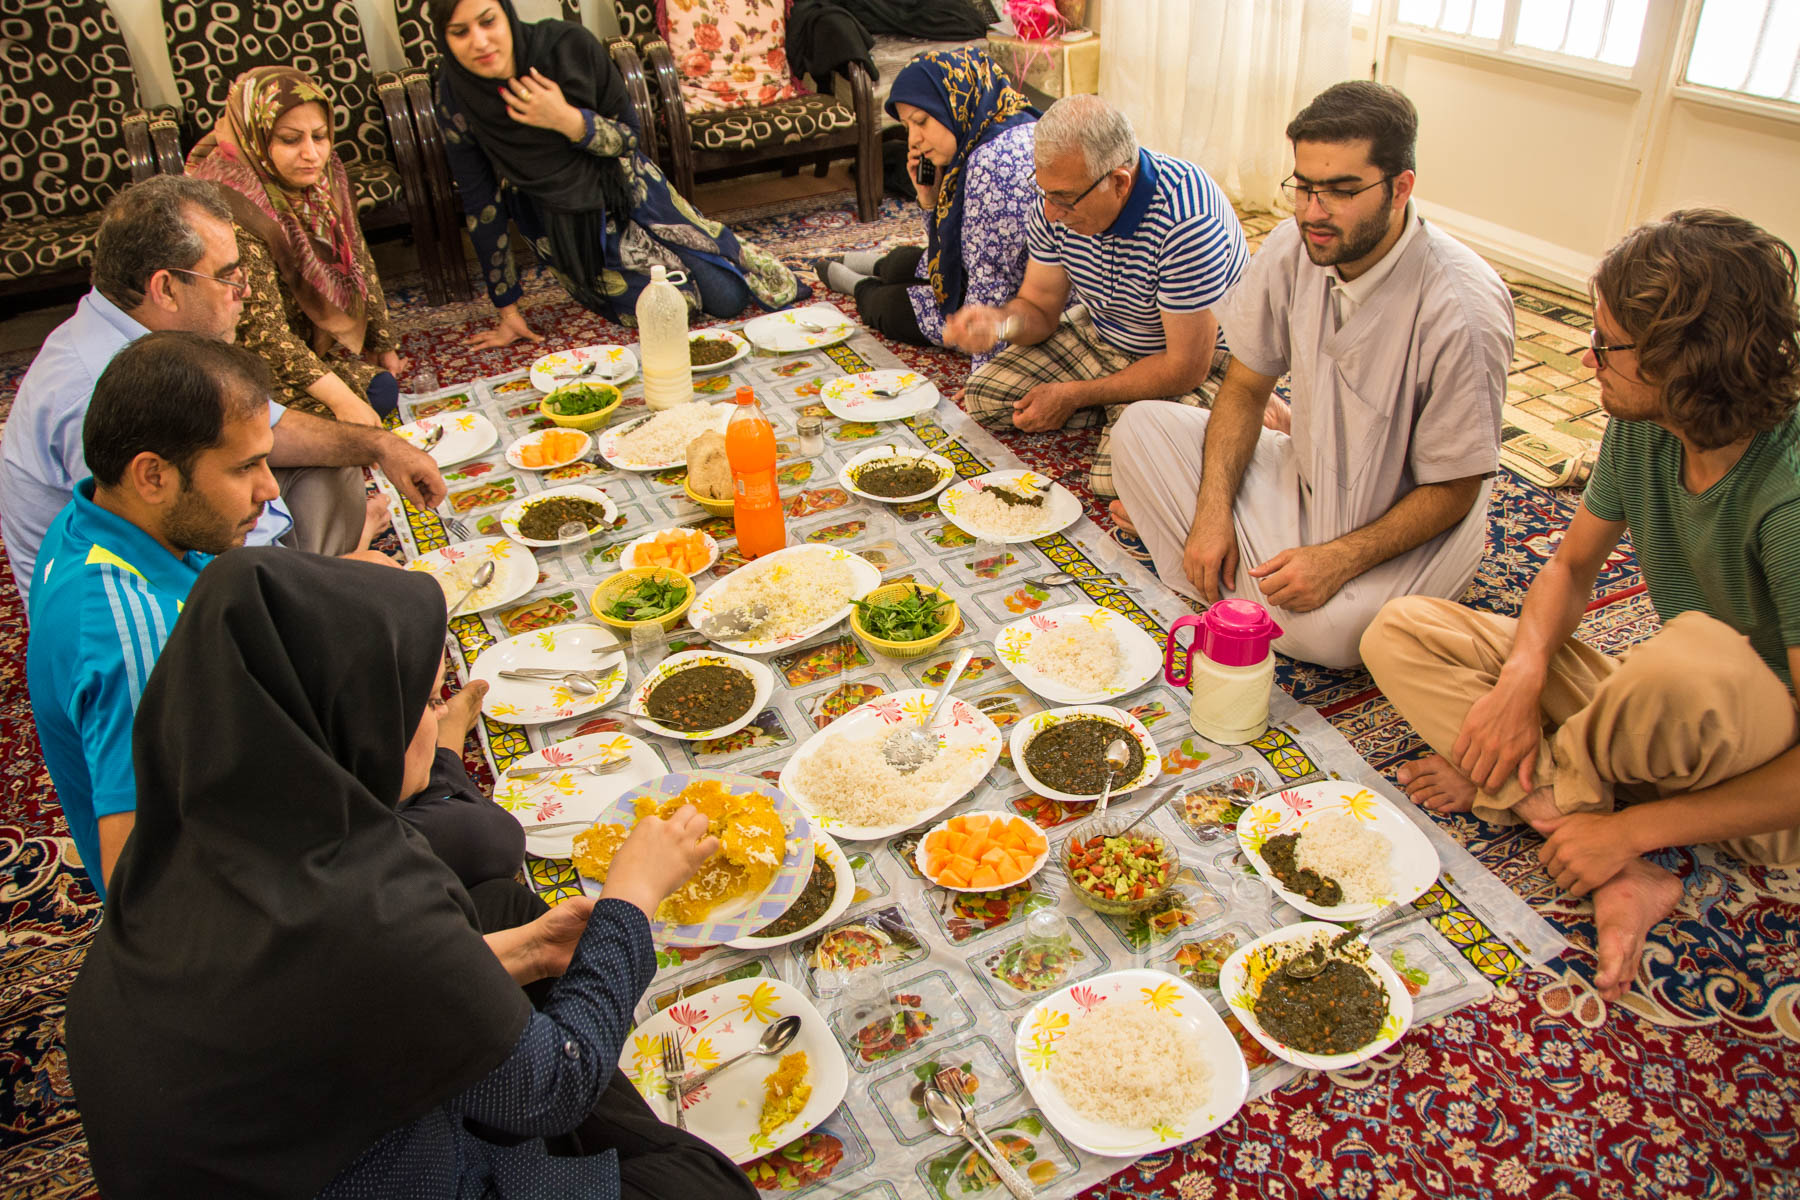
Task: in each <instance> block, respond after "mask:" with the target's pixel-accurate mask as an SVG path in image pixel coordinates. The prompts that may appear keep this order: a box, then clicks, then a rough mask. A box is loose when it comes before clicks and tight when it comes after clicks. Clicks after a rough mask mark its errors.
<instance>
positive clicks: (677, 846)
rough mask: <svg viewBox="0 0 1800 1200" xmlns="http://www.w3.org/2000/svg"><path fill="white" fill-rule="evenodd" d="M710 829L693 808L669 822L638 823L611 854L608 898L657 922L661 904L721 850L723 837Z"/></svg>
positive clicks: (687, 806)
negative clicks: (631, 905)
mask: <svg viewBox="0 0 1800 1200" xmlns="http://www.w3.org/2000/svg"><path fill="white" fill-rule="evenodd" d="M706 828H707V820H706V817H705V816H704V815H702V814H701V812H700V810H699V809H697V808H695V807H694V806H693V805H691V804H685V805H683V806H682V807H681V808H680V809H679V810H678V811H677V812H676V813H675V815H674V816H672V817H669V818H667V819H664V818H662V817H654V816H652V817H644V818H642V819H640V820H639V821H638V823H637V824H636V825H635V826H633V827H632V830H631V833H630V835H629V836H628V837H626V839H625V844H624V845H622V846H620V847H619V849H618V851H617V852H616V853H615V854H614V855H613V860H612V867H611V868H610V869H609V870H608V871H607V873H606V887H605V889H604V894H605V895H606V896H608V897H611V898H612V899H615V900H625V901H629V902H630V903H632V904H635V905H637V906H638V907H639V908H641V909H643V910H644V915H645V916H646V917H649V918H650V919H651V920H655V919H656V918H655V914H656V908H657V905H659V904H661V903H662V902H663V900H664V899H666V898H667V897H668V895H669V893H671V892H673V891H674V890H675V889H676V888H678V887H680V886H681V885H682V884H684V883H686V882H687V880H688V876H690V875H692V874H693V873H694V872H695V871H697V870H699V869H700V864H701V863H703V862H705V861H706V860H707V859H709V858H711V857H712V856H713V854H714V853H715V852H716V851H717V850H718V849H719V839H718V838H716V837H712V836H711V835H709V834H708V833H707V832H706Z"/></svg>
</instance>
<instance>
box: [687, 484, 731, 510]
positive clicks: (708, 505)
mask: <svg viewBox="0 0 1800 1200" xmlns="http://www.w3.org/2000/svg"><path fill="white" fill-rule="evenodd" d="M681 490H682V491H684V492H686V493H687V498H688V499H689V500H692V501H693V502H694V503H695V504H698V505H699V506H700V507H701V508H704V509H705V510H706V511H707V512H709V513H711V514H712V515H713V516H715V517H729V516H730V515H731V514H732V513H734V512H736V511H737V501H736V500H735V499H731V500H714V499H713V498H712V497H710V496H702V495H701V494H700V493H699V492H696V491H695V490H694V485H693V484H691V483H689V482H688V481H687V480H685V479H683V480H682V481H681Z"/></svg>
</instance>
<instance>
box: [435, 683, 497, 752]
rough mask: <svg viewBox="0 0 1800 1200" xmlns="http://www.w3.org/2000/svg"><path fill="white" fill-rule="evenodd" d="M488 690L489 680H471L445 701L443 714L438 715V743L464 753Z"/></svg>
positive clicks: (448, 748) (445, 747)
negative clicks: (482, 699) (464, 746)
mask: <svg viewBox="0 0 1800 1200" xmlns="http://www.w3.org/2000/svg"><path fill="white" fill-rule="evenodd" d="M487 690H488V685H487V680H485V679H475V680H471V681H470V682H469V683H468V684H467V685H465V686H464V687H463V689H462V691H460V692H458V693H456V695H454V696H452V697H450V699H448V700H446V701H445V702H444V711H443V714H442V715H441V716H439V717H438V736H437V744H438V745H440V746H442V747H443V748H444V749H446V750H454V751H456V752H457V753H458V754H461V753H462V748H463V743H464V742H466V741H468V740H469V733H470V731H471V730H473V729H474V728H475V718H476V717H477V716H478V715H480V713H481V698H482V697H483V696H485V695H487Z"/></svg>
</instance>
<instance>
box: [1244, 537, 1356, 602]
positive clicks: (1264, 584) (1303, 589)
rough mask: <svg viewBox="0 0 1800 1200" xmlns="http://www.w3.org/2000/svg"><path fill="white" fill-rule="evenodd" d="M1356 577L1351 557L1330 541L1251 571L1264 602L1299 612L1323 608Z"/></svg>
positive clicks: (1295, 549) (1286, 554) (1291, 551)
mask: <svg viewBox="0 0 1800 1200" xmlns="http://www.w3.org/2000/svg"><path fill="white" fill-rule="evenodd" d="M1354 574H1355V568H1354V566H1353V564H1352V563H1351V562H1350V561H1349V558H1348V556H1347V555H1346V554H1345V553H1344V552H1343V551H1342V550H1340V549H1338V548H1337V547H1336V546H1333V545H1332V544H1331V543H1329V542H1326V543H1323V544H1321V545H1318V546H1295V547H1293V548H1292V549H1289V550H1283V551H1282V552H1281V553H1280V554H1277V555H1276V556H1275V557H1274V558H1271V559H1269V560H1268V561H1267V562H1265V563H1262V564H1260V565H1258V566H1254V567H1252V568H1250V578H1252V579H1254V580H1256V581H1257V587H1259V588H1261V589H1262V594H1263V599H1265V600H1267V601H1268V602H1269V603H1270V604H1273V605H1276V606H1278V607H1280V608H1285V609H1287V610H1288V611H1289V612H1297V613H1304V612H1311V611H1313V610H1314V609H1315V608H1321V607H1323V606H1324V604H1325V602H1326V601H1328V600H1330V599H1331V598H1332V597H1333V596H1335V595H1337V594H1338V590H1339V589H1340V588H1342V587H1343V586H1344V585H1345V584H1346V583H1349V582H1350V579H1351V577H1352V576H1353V575H1354Z"/></svg>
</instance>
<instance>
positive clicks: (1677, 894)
mask: <svg viewBox="0 0 1800 1200" xmlns="http://www.w3.org/2000/svg"><path fill="white" fill-rule="evenodd" d="M1680 902H1681V881H1680V880H1679V879H1677V878H1675V876H1673V875H1671V874H1669V872H1667V871H1665V870H1663V869H1662V868H1661V867H1659V866H1656V865H1655V864H1654V863H1650V862H1647V861H1646V860H1644V859H1641V858H1634V859H1632V860H1631V861H1630V862H1629V863H1627V864H1626V865H1625V866H1624V867H1623V868H1622V869H1621V870H1620V871H1619V873H1618V874H1617V875H1614V876H1613V877H1612V878H1611V879H1609V880H1607V881H1606V882H1605V883H1603V884H1601V885H1600V886H1599V887H1597V888H1595V889H1594V948H1595V951H1596V953H1597V954H1598V955H1599V958H1600V969H1599V971H1598V972H1597V973H1596V974H1595V976H1594V988H1595V990H1596V991H1598V992H1599V993H1600V998H1601V999H1602V1000H1617V999H1618V998H1619V997H1620V996H1622V995H1624V994H1625V991H1626V989H1627V988H1629V987H1630V986H1631V981H1632V979H1633V978H1634V977H1635V976H1636V975H1637V969H1638V961H1639V960H1640V959H1641V958H1642V957H1643V955H1644V939H1645V938H1646V937H1648V936H1649V934H1650V931H1651V930H1652V929H1654V928H1655V927H1656V926H1657V925H1658V924H1660V923H1661V922H1662V920H1663V918H1665V917H1667V916H1668V915H1669V914H1670V913H1672V912H1674V911H1675V906H1676V905H1677V904H1679V903H1680Z"/></svg>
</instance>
